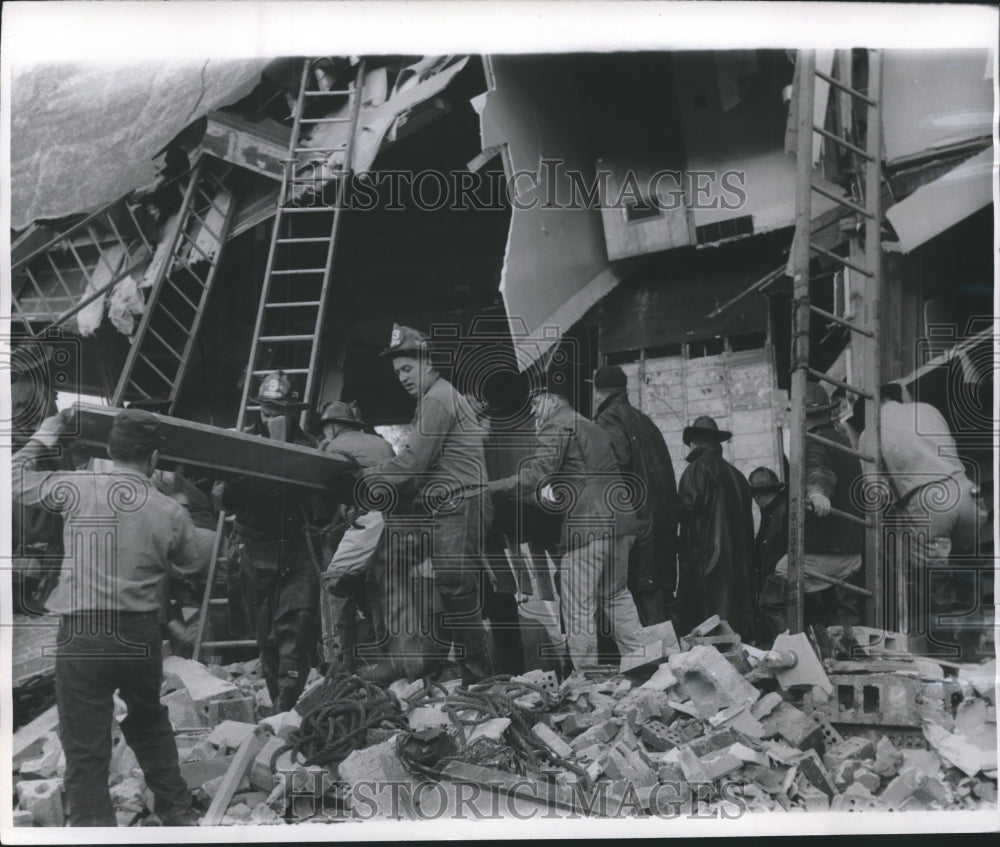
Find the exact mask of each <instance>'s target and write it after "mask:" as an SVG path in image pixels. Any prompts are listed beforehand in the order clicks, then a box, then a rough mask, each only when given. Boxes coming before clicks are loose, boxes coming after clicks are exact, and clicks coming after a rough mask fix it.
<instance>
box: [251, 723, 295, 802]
mask: <svg viewBox="0 0 1000 847" xmlns="http://www.w3.org/2000/svg"><path fill="white" fill-rule="evenodd" d="M287 746H288V745H287V742H286V741H285V739H284V738H279V737H278V736H272V737H271V738H269V739H268V740H267V741H265V742H264V746H263V747H261V748H260V752H258V753H257V755H256V756H255V757H254V760H253V764H252V765H251V766H250V784H251V785H252V786H254V787H255V788H259V789H260V790H261V791H266V792H270V791H271V789H272V788H274V783H275V776H274V771H273V770H272V769H271V762H272V760H273V759H274V757H275V755H276V754H277V752H278V751H279V750H281V749H282V748H283V747H287Z"/></svg>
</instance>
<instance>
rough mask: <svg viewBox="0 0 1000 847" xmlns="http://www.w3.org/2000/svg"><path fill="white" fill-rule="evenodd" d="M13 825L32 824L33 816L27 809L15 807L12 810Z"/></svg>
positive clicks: (33, 822)
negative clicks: (15, 808) (13, 810)
mask: <svg viewBox="0 0 1000 847" xmlns="http://www.w3.org/2000/svg"><path fill="white" fill-rule="evenodd" d="M13 824H14V826H34V825H35V816H34V815H33V814H31V812H29V811H28V810H27V809H17V810H16V811H15V812H14V820H13Z"/></svg>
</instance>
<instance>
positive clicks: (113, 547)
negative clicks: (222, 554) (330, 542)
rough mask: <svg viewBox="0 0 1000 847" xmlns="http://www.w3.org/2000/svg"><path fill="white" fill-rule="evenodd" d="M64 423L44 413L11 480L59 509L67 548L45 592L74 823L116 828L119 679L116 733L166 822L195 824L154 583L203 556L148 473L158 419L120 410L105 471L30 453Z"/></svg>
mask: <svg viewBox="0 0 1000 847" xmlns="http://www.w3.org/2000/svg"><path fill="white" fill-rule="evenodd" d="M67 422H68V417H67V413H66V412H63V413H60V414H59V415H55V416H53V417H50V418H46V419H45V420H44V421H43V422H42V425H41V427H40V428H39V430H38V432H36V433H35V435H34V437H33V438H32V439H31V440H30V441H29V442H28V443H27V444H26V445H25V447H24V448H23V449H22V450H21V451H19V452H18V453H17V454H16V455H15V456H14V458H13V463H12V465H13V480H12V482H13V485H12V489H13V495H14V500H15V502H21V503H24V504H25V505H37V506H42V507H44V508H48V509H51V510H53V511H55V512H58V513H60V514H61V515H62V517H63V533H64V549H65V550H67V551H72V552H71V553H69V554H68V555H67V556H66V558H64V560H63V566H62V573H61V575H60V580H59V585H58V586H57V588H56V590H55V591H54V592H53V594H52V596H51V597H50V598H49V601H48V607H49V610H50V611H52V612H56V613H58V614H59V615H61V619H60V623H59V634H58V640H57V652H56V668H55V683H56V708H57V709H58V712H59V738H60V741H61V743H62V748H63V751H64V752H65V754H66V777H65V787H66V795H67V798H68V800H69V822H70V825H71V826H117V819H116V817H115V811H114V808H113V807H112V805H111V796H110V793H109V791H108V777H109V770H110V765H111V724H112V720H113V718H114V702H113V695H114V693H115V690H116V689H117V690H118V692H119V694H120V695H121V698H122V700H124V701H125V705H126V706H127V707H128V715H127V716H126V718H125V720H123V721H122V723H121V730H122V734H123V735H124V737H125V741H126V742H127V743H128V745H129V746H130V747H131V748H132V750H133V751H134V752H135V755H136V758H137V759H138V761H139V765H140V766H141V767H142V770H143V773H144V774H145V778H146V784H147V785H148V786H149V788H150V790H152V792H153V795H154V796H155V798H156V803H155V811H156V814H157V816H158V817H159V818H160V820H161V821H162V822H163V823H164V824H166V825H168V826H177V825H185V826H191V825H194V824H195V823H196V822H197V817H196V815H195V814H194V813H193V811H192V809H191V793H190V791H189V790H188V787H187V785H186V783H185V782H184V779H183V777H182V776H181V772H180V768H179V766H178V759H177V746H176V744H175V742H174V734H173V729H172V727H171V725H170V720H169V717H168V713H167V707H166V706H164V705H163V704H161V702H160V686H161V684H162V682H163V652H162V647H161V640H160V584H161V582H162V580H163V578H164V577H165V576H166V575H167V574H170V575H173V576H175V577H179V578H185V577H192V576H196V575H199V574H200V572H201V571H202V569H203V568H204V565H205V560H204V558H203V556H202V555H201V552H200V550H199V547H198V543H197V541H196V538H195V529H194V525H193V524H192V523H191V519H190V517H188V515H187V512H186V511H185V510H184V507H183V506H181V505H180V504H179V503H176V502H175V501H173V500H171V499H170V498H169V497H166V496H164V495H163V494H161V493H160V492H159V491H157V490H156V488H155V487H154V486H153V485H152V484H151V482H150V479H149V478H150V475H151V474H152V472H153V469H154V468H155V467H156V462H157V460H158V458H159V454H158V450H157V447H158V445H159V443H160V431H159V427H160V423H159V419H158V418H157V417H156V416H155V415H153V414H150V413H149V412H144V411H138V410H133V409H126V410H124V411H122V412H120V413H119V414H118V415H117V417H116V418H115V420H114V423H113V424H112V427H111V432H110V435H109V436H108V455H109V456H110V458H111V460H112V462H113V467H112V469H111V470H110V471H109V472H104V473H99V472H94V471H85V470H84V471H57V472H45V471H39V470H38V469H37V467H36V457H37V456H38V455H40V454H43V453H45V452H46V451H49V450H51V448H53V447H55V446H56V445H57V443H58V442H59V440H60V438H62V437H63V436H64V434H65V432H66V430H67V428H68V427H67V426H66V424H67ZM109 553H110V554H111V555H110V556H109Z"/></svg>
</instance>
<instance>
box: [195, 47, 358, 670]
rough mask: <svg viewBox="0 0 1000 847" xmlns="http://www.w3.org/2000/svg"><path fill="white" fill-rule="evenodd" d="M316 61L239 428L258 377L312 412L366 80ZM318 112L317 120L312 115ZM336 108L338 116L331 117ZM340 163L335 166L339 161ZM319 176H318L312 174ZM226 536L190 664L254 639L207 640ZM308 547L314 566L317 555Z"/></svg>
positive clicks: (307, 69)
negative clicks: (281, 380) (327, 84)
mask: <svg viewBox="0 0 1000 847" xmlns="http://www.w3.org/2000/svg"><path fill="white" fill-rule="evenodd" d="M314 68H315V60H309V61H307V62H306V63H305V66H304V67H303V70H302V79H301V82H300V85H299V93H298V99H297V101H296V107H295V118H294V123H293V126H292V134H291V140H290V142H289V148H288V159H287V162H286V167H285V171H284V173H283V175H282V182H281V191H280V193H279V195H278V207H277V210H276V214H275V218H274V227H273V229H272V230H271V246H270V249H269V251H268V258H267V267H266V270H265V273H264V283H263V289H262V291H261V296H260V306H259V308H258V311H257V320H256V323H255V325H254V331H253V340H252V342H251V345H250V356H249V360H248V363H247V368H246V373H245V375H244V381H243V394H242V398H241V400H240V410H239V415H238V418H237V424H236V426H237V429H239V430H242V429H243V428H244V427H245V426H246V424H247V422H248V417H247V416H248V413H250V412H254V411H256V410H258V409H259V406H258V405H256V404H253V403H252V402H251V401H250V397H251V392H252V389H253V388H255V387H257V386H258V385H259V383H260V380H261V378H262V377H263V376H264V375H265V374H268V373H271V372H272V371H275V370H279V369H280V370H283V371H284V372H285V373H286V374H287V375H288V377H289V379H290V380H291V382H292V385H293V386H294V387H295V388H296V389H297V390H298V392H299V396H300V397H301V399H302V400H303V401H304V404H305V405H304V409H303V412H302V427H303V429H308V423H309V417H310V413H311V410H312V409H314V408H315V405H316V402H315V401H316V397H315V394H316V392H317V387H318V380H317V378H316V377H317V363H318V362H319V352H320V347H321V346H322V345H321V344H320V341H321V339H322V329H323V322H324V318H325V316H326V307H327V302H328V299H329V293H330V288H331V279H332V273H333V264H334V259H335V256H336V249H337V237H338V234H339V232H340V227H341V219H342V216H343V213H344V211H345V205H346V199H347V196H348V189H349V181H350V178H351V174H352V169H353V161H354V147H355V142H356V139H357V134H358V133H357V129H358V118H359V114H360V110H361V98H362V91H363V89H364V81H365V62H364V60H362V61H361V62H360V64H359V65H358V67H357V71H356V73H355V74H354V79H353V81H351V82H350V83H348V84H347V85H345V86H343V87H333V88H329V89H326V88H322V87H319V86H318V85H317V84H316V82H315V80H314V76H313V71H314ZM314 109H315V110H317V111H320V112H322V113H323V114H324V116H322V117H314V116H312V114H313V111H314ZM333 110H336V112H337V113H336V114H334V115H330V112H331V111H333ZM336 124H343V125H344V126H345V128H346V132H345V133H343V134H342V135H343V139H342V143H338V144H335V145H332V146H328V147H316V146H310V145H309V144H308V139H307V138H306V137H305V134H306V133H309V132H311V131H315V129H316V128H319V127H322V126H323V125H336ZM338 160H339V161H338ZM318 168H319V169H321V170H322V173H319V174H318V173H317V169H318ZM226 532H227V518H226V515H225V514H220V515H219V523H218V528H217V531H216V539H215V550H214V554H213V557H212V563H211V565H210V567H209V572H208V580H207V583H206V586H205V594H204V597H203V599H202V607H201V616H200V619H199V622H198V633H197V637H196V639H195V647H194V658H195V659H196V660H198V659H199V658H200V655H201V653H202V651H204V650H205V649H207V648H220V647H237V646H249V645H253V644H255V643H256V642H255V641H252V640H246V639H241V640H233V641H205V640H204V630H205V625H206V622H207V620H208V613H209V610H210V608H211V607H212V606H213V605H214V606H224V605H227V604H228V603H227V600H226V598H213V597H212V589H213V586H214V581H215V571H216V565H217V563H218V561H219V557H220V555H221V551H222V546H223V541H224V538H225V536H226ZM309 549H310V553H311V554H312V556H313V562H314V564H315V565H317V566H318V565H319V563H318V562H316V557H315V549H314V547H313V545H312V541H311V539H309Z"/></svg>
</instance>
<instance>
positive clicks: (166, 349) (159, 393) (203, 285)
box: [111, 157, 236, 415]
mask: <svg viewBox="0 0 1000 847" xmlns="http://www.w3.org/2000/svg"><path fill="white" fill-rule="evenodd" d="M228 171H229V168H228V167H227V168H226V169H225V171H224V176H223V177H220V176H217V175H216V174H215V173H213V169H212V165H211V164H210V163H209V162H207V161H206V159H205V158H204V157H202V158H200V159H199V160H198V162H197V164H196V165H195V166H194V168H193V169H192V170H191V175H190V178H189V180H188V184H187V187H186V189H185V191H184V199H183V201H182V203H181V208H180V210H179V211H178V213H177V215H178V218H177V223H176V226H175V227H174V229H173V232H172V233H171V234H170V236H169V238H170V246H169V248H168V251H167V256H168V257H169V258H168V259H167V261H165V262H164V263H163V265H162V266H161V268H160V269H159V273H158V274H157V276H156V279H155V280H154V282H153V285H152V287H151V289H150V293H149V297H148V298H147V300H146V308H145V310H144V311H143V314H142V319H141V320H140V322H139V326H138V328H137V329H136V332H135V335H134V336H133V338H132V345H131V348H130V349H129V354H128V358H127V359H126V360H125V366H124V367H123V368H122V373H121V377H120V378H119V380H118V385H117V387H116V388H115V392H114V395H113V396H112V400H111V405H112V406H121V405H123V404H124V401H125V400H135V399H139V400H143V401H162V406H163V408H162V409H160V411H163V412H164V413H165V414H168V415H172V414H173V413H174V409H175V408H176V406H177V398H178V395H179V393H180V388H181V383H182V382H183V379H184V373H185V371H186V370H187V366H188V363H189V361H190V358H191V352H192V350H193V348H194V343H195V340H196V338H197V337H198V329H199V327H200V326H201V322H202V318H203V317H204V314H205V308H206V306H207V305H208V298H209V295H210V294H211V292H212V286H213V283H214V282H215V275H216V270H217V269H218V267H219V261H220V258H221V256H222V248H223V246H224V244H225V242H226V238H227V237H228V235H229V227H230V224H231V223H232V220H233V210H234V208H235V206H236V202H235V200H236V198H235V196H234V194H233V192H232V191H231V190H230V188H229V187H228V186H227V184H226V180H225V174H228Z"/></svg>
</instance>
